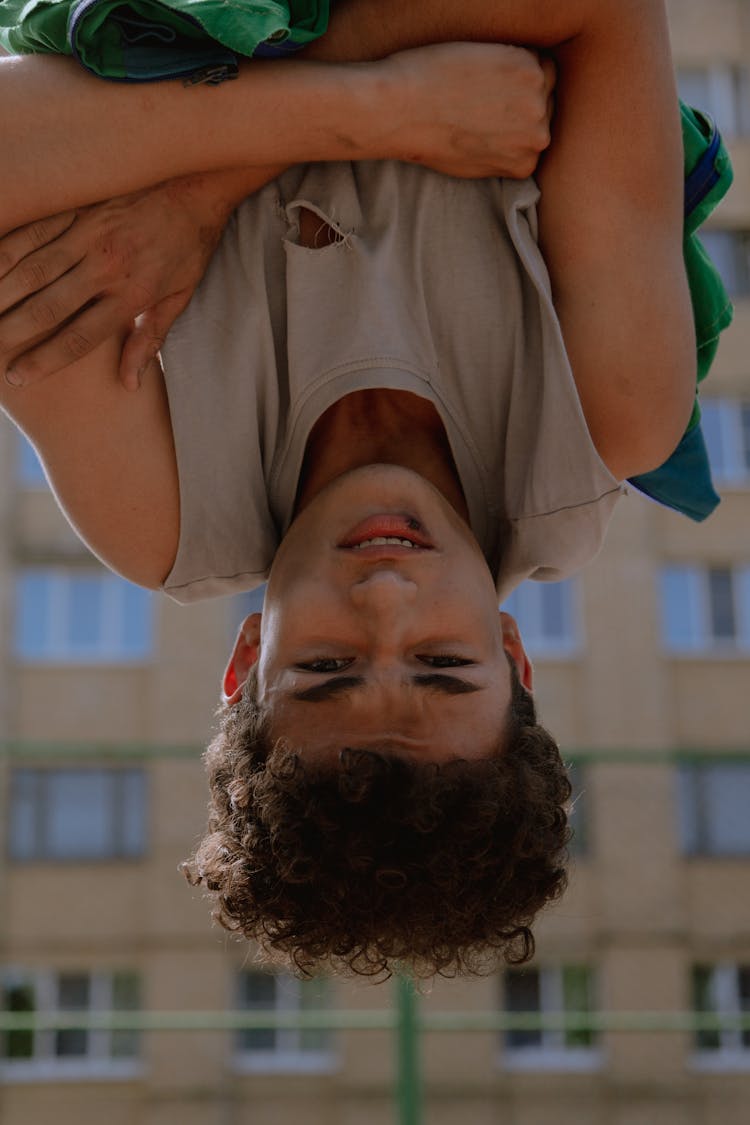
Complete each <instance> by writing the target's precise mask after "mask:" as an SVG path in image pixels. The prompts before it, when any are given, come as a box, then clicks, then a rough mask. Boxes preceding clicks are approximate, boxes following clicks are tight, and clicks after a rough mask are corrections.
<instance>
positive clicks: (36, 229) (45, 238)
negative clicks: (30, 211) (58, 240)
mask: <svg viewBox="0 0 750 1125" xmlns="http://www.w3.org/2000/svg"><path fill="white" fill-rule="evenodd" d="M28 237H29V241H30V242H31V245H32V246H33V247H34V248H35V249H38V248H39V247H40V246H44V245H45V244H46V243H47V242H49V240H50V237H51V235H50V229H49V224H48V223H47V220H46V219H37V221H36V222H35V223H30V224H29V227H28Z"/></svg>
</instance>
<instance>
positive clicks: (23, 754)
mask: <svg viewBox="0 0 750 1125" xmlns="http://www.w3.org/2000/svg"><path fill="white" fill-rule="evenodd" d="M204 749H205V747H204V746H201V745H198V744H194V745H187V744H183V745H154V744H152V743H143V742H124V743H106V742H104V743H102V742H94V743H88V744H87V743H80V742H33V741H26V740H25V739H6V740H0V759H2V758H8V759H10V760H11V761H15V760H22V761H25V760H29V761H35V760H42V761H43V760H45V759H51V760H55V759H67V758H69V759H71V760H73V761H90V760H92V759H94V760H102V761H112V760H120V759H126V760H138V761H141V762H144V763H148V762H149V761H155V760H160V759H164V758H175V759H182V760H185V759H187V760H193V761H197V760H198V759H199V758H200V756H201V754H202V753H203V750H204ZM563 757H564V758H565V760H566V761H570V762H582V763H587V762H603V763H612V764H617V765H633V766H642V765H676V764H680V763H693V764H700V763H710V764H712V765H716V764H717V763H722V762H725V763H731V762H748V761H750V748H745V747H736V748H731V747H726V746H723V747H714V748H711V747H705V746H703V747H697V746H696V747H663V748H651V749H649V748H645V749H626V748H623V747H613V748H611V749H601V748H598V747H588V748H586V747H578V748H575V747H568V748H565V749H563Z"/></svg>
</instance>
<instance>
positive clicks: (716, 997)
mask: <svg viewBox="0 0 750 1125" xmlns="http://www.w3.org/2000/svg"><path fill="white" fill-rule="evenodd" d="M692 984H693V1010H694V1011H695V1012H696V1013H698V1014H710V1015H715V1016H719V1017H722V1016H725V1017H728V1019H727V1026H726V1027H722V1028H700V1029H699V1030H698V1031H697V1032H696V1034H695V1052H696V1053H695V1057H694V1061H695V1063H696V1065H697V1066H699V1067H702V1068H705V1069H734V1068H737V1069H743V1070H744V1069H747V1068H750V1030H748V1029H747V1028H745V1029H743V1028H740V1027H732V1026H731V1018H732V1017H735V1018H737V1017H740V1018H741V1017H745V1018H747V1017H748V1016H750V965H734V964H723V965H695V966H694V967H693V981H692Z"/></svg>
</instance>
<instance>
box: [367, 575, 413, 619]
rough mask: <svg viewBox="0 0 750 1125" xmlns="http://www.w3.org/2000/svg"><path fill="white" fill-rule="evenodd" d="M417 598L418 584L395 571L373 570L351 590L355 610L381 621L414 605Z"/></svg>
mask: <svg viewBox="0 0 750 1125" xmlns="http://www.w3.org/2000/svg"><path fill="white" fill-rule="evenodd" d="M416 596H417V585H416V583H415V582H412V580H411V579H410V578H407V577H406V576H405V575H403V574H401V573H400V572H399V571H397V570H393V569H382V570H372V571H370V572H369V573H368V574H366V575H365V576H364V577H363V578H360V579H359V580H358V581H357V582H355V583H354V584H353V585H352V586H351V588H350V597H351V600H352V605H353V606H354V607H355V609H358V610H361V611H364V612H370V613H373V614H376V615H377V617H378V618H380V619H381V620H382V619H383V618H387V617H388V616H389V615H391V614H396V613H399V612H400V611H402V610H404V609H406V608H407V607H408V606H410V605H412V604H413V602H414V600H415V599H416Z"/></svg>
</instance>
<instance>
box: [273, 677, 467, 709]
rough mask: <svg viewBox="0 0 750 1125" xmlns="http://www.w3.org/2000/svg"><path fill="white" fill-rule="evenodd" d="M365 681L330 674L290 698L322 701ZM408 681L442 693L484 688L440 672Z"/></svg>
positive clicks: (465, 691)
mask: <svg viewBox="0 0 750 1125" xmlns="http://www.w3.org/2000/svg"><path fill="white" fill-rule="evenodd" d="M366 682H367V681H366V680H365V677H364V676H332V677H331V679H330V680H326V681H325V682H324V683H322V684H315V685H313V687H309V688H304V689H303V690H302V691H295V692H292V699H297V700H299V701H300V702H301V703H323V702H324V701H325V700H327V699H335V698H336V697H338V696H341V695H345V694H346V693H347V692H350V691H352V690H354V689H355V688H359V687H364V685H365V684H366ZM408 682H409V683H413V684H416V685H417V686H418V687H422V688H426V689H428V690H431V691H435V692H439V693H440V694H442V695H470V694H472V693H473V692H475V691H483V690H484V689H483V687H481V686H480V685H479V684H474V683H472V682H471V680H462V679H461V678H460V676H446V675H444V674H442V673H440V672H423V673H421V674H419V675H416V676H412V677H411V678H410V680H409V681H408Z"/></svg>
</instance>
